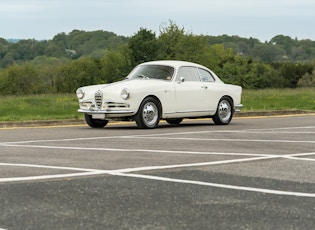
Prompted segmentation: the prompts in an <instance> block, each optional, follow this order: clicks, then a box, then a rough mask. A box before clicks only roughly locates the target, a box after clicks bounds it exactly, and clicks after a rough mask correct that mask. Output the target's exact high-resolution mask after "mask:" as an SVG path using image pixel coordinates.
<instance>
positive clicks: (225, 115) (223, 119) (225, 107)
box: [212, 97, 234, 125]
mask: <svg viewBox="0 0 315 230" xmlns="http://www.w3.org/2000/svg"><path fill="white" fill-rule="evenodd" d="M233 112H234V111H233V102H232V100H231V99H230V98H229V97H222V98H221V99H220V101H219V104H218V108H217V112H216V114H215V115H214V116H213V118H212V120H213V121H214V123H215V124H216V125H227V124H229V123H230V122H231V120H232V117H233Z"/></svg>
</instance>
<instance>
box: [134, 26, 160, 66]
mask: <svg viewBox="0 0 315 230" xmlns="http://www.w3.org/2000/svg"><path fill="white" fill-rule="evenodd" d="M128 47H129V49H130V50H131V58H132V60H133V63H134V64H135V65H137V64H140V63H143V62H147V61H153V60H156V58H157V52H158V43H157V38H156V35H155V33H153V32H152V31H150V30H147V29H144V28H140V30H139V31H138V33H136V34H135V35H134V36H132V37H131V38H130V39H129V42H128Z"/></svg>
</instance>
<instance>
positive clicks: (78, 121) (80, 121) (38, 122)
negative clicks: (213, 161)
mask: <svg viewBox="0 0 315 230" xmlns="http://www.w3.org/2000/svg"><path fill="white" fill-rule="evenodd" d="M303 114H315V111H304V110H275V111H253V112H240V113H235V114H234V117H256V116H258V117H260V116H279V115H303ZM62 125H85V121H84V119H83V118H82V119H65V120H34V121H4V122H0V128H16V127H38V126H62Z"/></svg>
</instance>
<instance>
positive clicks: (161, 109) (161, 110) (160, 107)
mask: <svg viewBox="0 0 315 230" xmlns="http://www.w3.org/2000/svg"><path fill="white" fill-rule="evenodd" d="M149 97H151V98H154V99H155V100H156V101H157V103H158V109H159V113H160V116H161V117H162V113H163V107H162V103H161V100H160V99H159V98H158V97H157V96H155V95H153V94H150V95H147V96H145V97H144V98H143V99H142V101H141V103H140V105H141V104H142V102H143V101H144V100H145V99H147V98H149ZM139 109H140V106H139V108H138V111H139ZM138 111H137V112H138Z"/></svg>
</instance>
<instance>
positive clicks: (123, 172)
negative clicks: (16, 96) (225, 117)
mask: <svg viewBox="0 0 315 230" xmlns="http://www.w3.org/2000/svg"><path fill="white" fill-rule="evenodd" d="M313 128H315V126H304V127H283V128H271V129H248V130H236V131H233V130H231V131H228V130H221V131H220V130H217V131H211V130H209V131H198V132H180V133H163V134H150V135H130V136H114V137H88V138H72V139H54V140H30V141H17V142H2V143H0V146H3V147H22V148H43V149H45V148H46V149H65V150H95V151H117V152H146V153H170V154H174V153H175V154H200V155H202V154H203V155H204V154H207V155H226V156H248V157H247V158H241V159H232V160H221V161H212V162H200V163H192V164H177V165H162V166H144V167H137V168H125V169H117V170H98V169H84V168H74V167H58V166H47V165H32V164H10V163H0V166H15V167H37V168H46V169H59V170H61V169H62V170H69V171H78V172H76V173H63V174H54V175H41V176H29V177H14V178H0V182H12V181H32V180H47V179H56V178H70V177H78V176H90V175H100V174H109V175H115V176H124V177H133V178H142V179H150V180H159V181H167V182H174V183H185V184H195V185H202V186H210V187H217V188H227V189H234V190H240V191H250V192H260V193H268V194H277V195H286V196H299V197H312V198H313V197H315V194H314V193H302V192H292V191H280V190H272V189H263V188H254V187H244V186H235V185H226V184H218V183H210V182H202V181H193V180H182V179H173V178H166V177H158V176H150V175H141V174H134V173H131V172H139V171H144V170H147V171H152V170H159V169H171V168H180V167H198V166H207V165H218V164H231V163H241V162H248V161H260V160H265V159H277V158H278V159H280V158H285V159H289V160H304V161H315V159H313V158H305V156H312V155H313V156H314V155H315V152H311V153H299V154H287V155H272V154H251V153H218V152H198V151H176V150H153V149H118V148H85V147H62V146H47V145H27V144H28V143H29V144H30V143H44V142H66V141H82V140H96V139H111V138H155V139H158V138H161V137H160V136H171V135H191V134H202V133H220V132H222V133H226V132H230V133H262V134H264V133H269V132H272V133H289V132H286V131H282V130H292V129H313ZM277 130H278V131H279V132H278V131H277ZM290 133H292V132H290ZM296 133H299V134H300V133H305V134H312V133H314V132H309V131H307V132H299V131H298V132H296ZM168 139H175V140H176V139H178V140H198V141H200V140H206V141H230V142H231V141H237V142H240V141H246V142H250V141H252V142H276V143H315V141H291V140H261V139H217V138H216V139H206V138H205V139H203V138H169V137H168ZM0 230H1V229H0Z"/></svg>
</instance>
